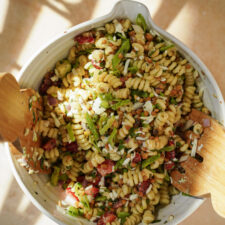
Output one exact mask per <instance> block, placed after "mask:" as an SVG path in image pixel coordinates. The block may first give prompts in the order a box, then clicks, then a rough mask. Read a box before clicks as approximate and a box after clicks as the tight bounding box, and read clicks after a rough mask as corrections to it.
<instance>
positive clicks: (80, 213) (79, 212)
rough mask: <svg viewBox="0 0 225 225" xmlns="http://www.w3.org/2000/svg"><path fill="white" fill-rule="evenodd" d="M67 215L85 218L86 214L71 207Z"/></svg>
mask: <svg viewBox="0 0 225 225" xmlns="http://www.w3.org/2000/svg"><path fill="white" fill-rule="evenodd" d="M67 214H69V215H70V216H74V217H78V216H83V214H84V213H83V210H82V209H77V208H75V207H73V206H70V207H69V208H68V209H67Z"/></svg>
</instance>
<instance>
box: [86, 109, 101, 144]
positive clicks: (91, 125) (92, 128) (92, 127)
mask: <svg viewBox="0 0 225 225" xmlns="http://www.w3.org/2000/svg"><path fill="white" fill-rule="evenodd" d="M85 119H86V122H87V124H88V127H89V129H90V131H91V133H92V134H93V136H94V139H95V141H97V140H98V139H99V134H98V131H97V129H96V127H95V124H94V122H93V120H92V118H91V116H90V115H89V114H88V113H86V114H85Z"/></svg>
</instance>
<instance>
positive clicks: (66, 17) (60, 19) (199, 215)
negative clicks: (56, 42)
mask: <svg viewBox="0 0 225 225" xmlns="http://www.w3.org/2000/svg"><path fill="white" fill-rule="evenodd" d="M115 2H116V0H111V1H106V0H98V1H97V0H96V1H95V0H36V1H30V0H20V1H18V0H2V1H0V49H1V54H0V71H7V72H11V73H13V74H14V75H15V76H17V74H18V71H19V70H20V69H21V67H22V66H23V65H24V64H25V63H26V61H27V60H29V58H30V57H31V56H32V55H33V54H34V53H35V52H36V51H37V50H38V49H39V48H40V47H41V46H43V45H44V44H45V43H46V42H47V41H48V40H49V39H51V38H52V37H54V36H55V35H56V34H58V33H62V31H64V30H66V29H68V28H69V27H72V26H73V25H76V24H78V23H80V22H83V21H86V20H89V19H91V18H96V17H99V16H101V15H104V14H106V13H107V12H109V11H110V10H111V8H112V6H113V5H114V4H115ZM142 2H144V3H145V4H146V5H147V7H148V8H149V10H150V12H151V15H152V17H153V20H154V21H155V23H156V24H157V25H159V26H160V27H161V28H163V29H165V30H167V31H168V32H169V33H171V34H173V35H174V36H175V37H177V38H178V39H180V40H181V41H182V42H183V43H185V44H186V45H187V46H188V47H189V48H190V49H192V50H193V51H194V52H195V53H196V54H197V55H198V56H199V57H200V59H201V60H202V61H203V62H204V63H205V64H206V66H207V67H208V68H209V70H210V71H211V72H212V74H213V76H214V78H215V79H216V81H217V83H218V84H219V86H220V88H221V91H222V93H223V96H225V79H224V64H225V63H224V62H225V1H224V0H149V1H147V0H146V1H142ZM0 148H2V146H0ZM0 151H1V152H2V156H1V157H0V180H1V182H0V190H1V192H0V224H4V225H42V224H45V225H54V224H55V223H54V222H53V221H51V220H50V219H49V218H47V217H46V216H45V215H43V214H42V213H41V212H40V211H39V210H38V209H37V208H35V206H34V205H33V204H32V203H31V202H30V201H29V199H28V198H27V197H26V196H25V195H24V194H23V192H22V191H21V189H20V187H19V186H18V184H17V182H16V180H15V179H14V177H13V175H12V172H11V170H10V168H9V165H8V161H7V160H6V155H5V152H4V150H3V149H1V150H0ZM190 224H191V225H203V224H204V225H222V224H223V225H224V224H225V220H224V219H222V218H221V217H219V216H218V215H217V214H216V213H215V212H214V211H213V208H212V205H211V203H210V199H207V200H206V202H205V203H204V204H203V205H202V206H201V207H200V208H199V209H198V210H197V211H196V212H195V213H193V214H192V215H191V216H190V217H189V218H187V219H186V220H185V221H183V222H182V223H180V225H190Z"/></svg>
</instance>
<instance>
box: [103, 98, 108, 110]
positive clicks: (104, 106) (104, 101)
mask: <svg viewBox="0 0 225 225" xmlns="http://www.w3.org/2000/svg"><path fill="white" fill-rule="evenodd" d="M101 106H102V107H103V108H105V109H108V108H109V102H108V101H106V100H102V102H101Z"/></svg>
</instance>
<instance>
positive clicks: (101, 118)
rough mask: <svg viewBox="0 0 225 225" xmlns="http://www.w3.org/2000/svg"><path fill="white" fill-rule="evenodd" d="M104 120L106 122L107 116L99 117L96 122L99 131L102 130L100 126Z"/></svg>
mask: <svg viewBox="0 0 225 225" xmlns="http://www.w3.org/2000/svg"><path fill="white" fill-rule="evenodd" d="M106 120H107V115H106V114H103V115H101V117H100V119H99V121H98V127H99V130H100V129H102V125H103V123H104V122H105V121H106Z"/></svg>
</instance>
